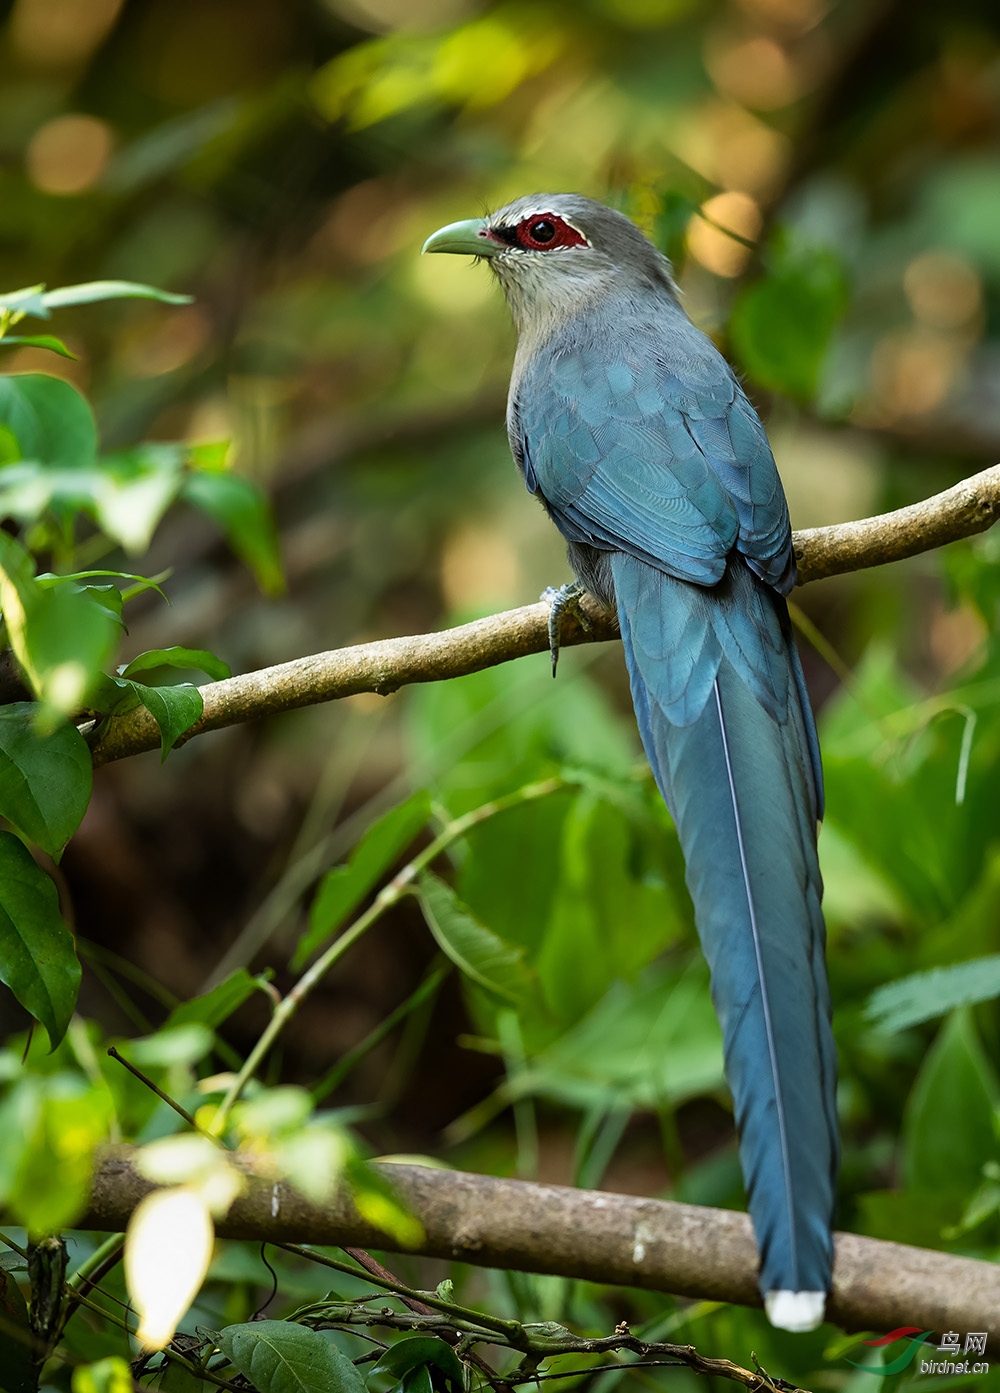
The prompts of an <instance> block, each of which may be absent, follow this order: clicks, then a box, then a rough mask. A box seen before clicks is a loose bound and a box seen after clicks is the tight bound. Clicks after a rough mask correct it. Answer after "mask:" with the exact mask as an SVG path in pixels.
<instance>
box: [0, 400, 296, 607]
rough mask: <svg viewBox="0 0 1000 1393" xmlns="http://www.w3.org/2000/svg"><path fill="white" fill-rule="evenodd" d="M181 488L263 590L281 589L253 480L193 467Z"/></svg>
mask: <svg viewBox="0 0 1000 1393" xmlns="http://www.w3.org/2000/svg"><path fill="white" fill-rule="evenodd" d="M0 419H2V418H0ZM182 492H183V496H184V497H185V498H186V499H187V500H188V502H189V503H192V504H193V505H194V506H195V507H196V508H198V509H200V510H201V512H203V513H207V514H208V516H209V517H210V518H212V519H213V520H214V521H215V522H217V523H218V524H219V526H220V527H221V528H222V529H223V531H224V532H225V534H226V540H227V541H228V543H229V545H230V546H231V547H232V549H233V551H234V552H235V553H236V555H237V556H238V557H240V559H241V560H242V561H245V562H246V564H247V565H248V566H249V567H250V569H251V570H252V571H253V573H254V575H255V576H256V577H257V583H258V585H259V586H260V588H261V589H262V590H263V591H264V592H265V594H268V595H276V594H278V593H280V591H282V590H283V589H284V585H285V578H284V574H283V572H282V569H281V557H280V554H279V551H278V534H277V530H276V528H275V525H274V516H273V514H272V512H271V505H270V502H269V501H268V499H267V497H266V495H265V494H263V493H262V492H261V490H260V489H259V488H258V487H257V486H256V484H253V483H251V482H250V480H249V479H244V478H243V477H242V476H241V475H239V474H231V473H219V472H218V471H217V470H196V471H193V472H191V473H189V474H188V475H187V476H186V478H185V480H184V485H183V490H182Z"/></svg>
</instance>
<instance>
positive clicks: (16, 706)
mask: <svg viewBox="0 0 1000 1393" xmlns="http://www.w3.org/2000/svg"><path fill="white" fill-rule="evenodd" d="M37 710H38V708H37V707H36V706H35V705H34V704H33V703H31V702H22V701H19V702H12V703H11V704H10V705H9V706H0V814H2V815H3V816H4V817H6V818H7V819H8V821H10V822H12V823H13V824H14V826H15V827H16V828H17V829H18V831H20V832H22V833H23V834H24V835H25V836H26V837H29V838H30V839H31V840H32V841H33V842H35V843H37V845H38V846H40V847H41V848H42V850H43V851H47V852H48V853H49V855H50V856H53V857H56V858H58V857H59V856H60V854H61V853H62V849H63V847H64V846H65V845H66V843H67V842H68V841H69V839H70V837H71V836H72V835H73V833H74V832H75V831H76V829H77V827H79V825H80V820H81V819H82V817H83V815H84V813H85V812H86V810H87V804H88V803H89V801H90V790H91V784H92V779H93V768H92V763H91V758H90V751H89V750H88V748H87V742H86V741H85V740H84V738H83V736H82V735H81V734H80V732H79V731H78V730H77V729H76V727H75V726H73V725H70V724H69V723H68V722H66V723H64V724H62V725H59V726H57V727H56V729H55V730H53V731H52V732H51V733H50V734H47V735H46V734H42V733H40V732H39V730H38V729H37V727H36V725H35V724H34V721H33V717H34V716H35V715H36V713H37Z"/></svg>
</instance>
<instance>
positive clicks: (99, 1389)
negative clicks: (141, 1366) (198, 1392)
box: [72, 1354, 197, 1393]
mask: <svg viewBox="0 0 1000 1393" xmlns="http://www.w3.org/2000/svg"><path fill="white" fill-rule="evenodd" d="M196 1382H197V1380H196ZM161 1386H162V1385H161ZM72 1387H73V1393H133V1390H134V1388H135V1384H134V1383H133V1382H132V1372H131V1370H130V1369H129V1366H128V1362H127V1361H126V1360H124V1359H122V1357H121V1355H118V1354H111V1355H108V1357H107V1359H99V1360H97V1362H96V1363H94V1364H82V1365H80V1366H78V1367H77V1368H75V1369H74V1370H73V1385H72Z"/></svg>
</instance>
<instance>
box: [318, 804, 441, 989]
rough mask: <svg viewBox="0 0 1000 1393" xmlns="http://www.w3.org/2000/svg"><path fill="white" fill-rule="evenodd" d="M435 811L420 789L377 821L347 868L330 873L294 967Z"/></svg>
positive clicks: (335, 925)
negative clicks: (432, 811) (432, 810)
mask: <svg viewBox="0 0 1000 1393" xmlns="http://www.w3.org/2000/svg"><path fill="white" fill-rule="evenodd" d="M430 811H431V809H430V800H429V798H428V796H427V794H426V793H424V792H420V793H415V794H414V795H413V797H412V798H408V799H407V801H406V802H405V803H400V804H399V806H398V807H396V808H392V809H390V811H389V812H387V813H386V814H385V815H384V816H383V817H380V818H379V819H378V821H377V822H373V823H372V825H371V827H369V829H368V831H367V832H366V833H365V834H364V836H363V837H362V839H361V841H360V842H359V843H358V845H357V846H356V847H355V849H354V851H353V852H352V854H351V859H350V861H349V862H348V863H347V865H346V866H335V867H334V868H333V870H332V871H327V873H326V875H325V876H324V877H323V879H322V880H321V881H320V886H319V890H318V891H317V892H316V898H315V899H314V900H313V903H312V908H311V909H310V911H309V928H308V930H307V931H306V932H305V933H304V934H303V936H302V938H301V939H300V940H299V943H298V946H297V947H296V949H295V956H294V958H293V959H292V966H293V968H295V969H298V968H300V967H301V966H302V965H303V964H304V963H305V961H306V960H307V959H308V958H310V957H311V956H312V954H313V953H315V952H316V950H317V949H318V948H319V947H320V946H321V945H322V944H323V943H325V941H326V939H327V938H328V937H329V935H330V934H332V933H333V932H334V930H335V929H337V928H339V927H340V925H341V924H342V923H343V922H344V920H345V919H346V918H347V916H348V915H349V914H350V913H351V912H352V910H354V909H355V908H356V907H357V906H358V905H359V904H360V903H361V901H362V900H363V899H364V897H365V896H366V895H367V894H368V892H369V891H370V890H372V889H373V888H374V886H375V885H376V884H377V883H378V880H379V878H380V877H381V876H382V875H384V874H385V872H386V871H387V870H388V869H389V867H390V866H391V865H392V864H393V862H394V861H395V860H396V858H397V857H398V856H399V855H401V853H402V852H403V851H405V850H406V848H407V847H408V846H409V845H410V843H411V842H412V841H413V838H414V837H415V836H416V835H417V833H418V832H419V831H420V829H421V827H423V825H424V824H425V823H426V821H427V819H428V818H429V817H430Z"/></svg>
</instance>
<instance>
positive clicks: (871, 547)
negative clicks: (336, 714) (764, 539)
mask: <svg viewBox="0 0 1000 1393" xmlns="http://www.w3.org/2000/svg"><path fill="white" fill-rule="evenodd" d="M998 518H1000V465H994V466H993V467H992V468H990V469H984V470H983V471H982V472H981V473H980V474H974V475H973V476H972V477H971V478H969V479H963V480H962V482H961V483H959V484H956V485H955V486H954V487H953V488H950V489H946V490H945V492H944V493H939V494H935V496H934V497H933V498H928V499H925V500H924V501H923V502H921V503H914V504H911V505H910V506H909V507H907V508H899V509H897V510H896V511H895V512H893V513H883V514H882V515H881V516H879V517H874V518H863V519H862V520H861V521H859V522H845V523H839V524H838V525H836V526H834V527H814V528H810V529H809V530H808V531H805V532H796V533H795V534H794V537H793V541H794V545H795V557H796V560H797V562H798V567H799V584H801V585H804V584H806V583H807V582H808V581H813V580H822V579H824V578H825V577H827V576H834V575H842V574H844V573H845V572H847V571H860V570H864V569H865V568H866V567H869V566H881V565H884V564H885V563H886V562H889V561H899V560H902V559H903V558H904V557H907V556H915V555H916V554H917V553H918V552H922V551H930V550H932V549H933V548H934V547H940V546H944V545H945V544H946V543H947V542H953V541H956V540H957V539H958V538H960V537H971V536H972V535H974V534H975V533H977V532H985V531H986V530H987V528H990V527H992V526H993V524H994V523H995V522H996V521H997V519H998ZM584 609H585V612H586V614H587V616H588V619H589V621H590V629H589V630H585V629H584V628H583V626H582V625H581V624H579V623H578V622H577V621H576V620H575V619H573V618H571V617H568V616H567V618H566V621H565V624H564V630H563V635H562V643H563V645H564V646H566V647H569V646H571V645H574V644H578V643H594V642H601V641H604V640H607V639H611V638H614V637H615V636H616V633H617V630H616V627H615V624H614V621H613V620H612V619H611V618H610V617H609V616H608V615H607V614H606V613H605V612H604V611H603V610H601V609H600V608H599V607H598V606H597V605H596V604H595V603H594V602H590V603H589V604H587V603H586V602H585V604H584ZM548 614H549V606H548V604H547V603H544V602H542V603H539V604H534V605H526V606H524V607H523V608H522V609H512V610H507V611H506V612H505V613H503V614H494V615H491V616H490V617H489V618H488V619H479V620H476V622H475V623H472V624H463V625H461V626H460V627H458V628H455V629H446V630H444V631H443V632H440V633H436V634H418V635H414V636H412V637H408V638H394V639H384V640H381V641H379V642H377V643H363V644H359V645H357V646H356V647H354V648H340V649H337V650H335V651H333V652H329V653H314V654H312V655H311V656H309V657H306V658H297V659H295V661H294V662H290V663H281V664H279V665H278V666H277V667H269V668H261V669H260V671H258V672H249V673H246V674H244V675H243V676H241V677H230V678H228V679H227V680H226V681H224V682H210V683H208V685H207V686H204V687H202V688H201V695H202V700H203V702H204V712H203V715H202V717H201V719H200V720H199V721H197V722H196V724H195V725H194V726H192V728H191V729H190V730H189V731H188V732H187V734H186V735H184V736H183V737H182V738H181V740H179V741H178V744H183V743H184V742H185V741H187V740H190V739H192V738H193V737H194V736H195V735H202V734H204V733H205V732H206V731H209V730H218V729H220V728H221V727H222V726H230V725H239V724H241V723H242V722H244V721H251V720H256V719H258V718H259V717H261V716H270V715H274V714H276V713H277V712H280V711H291V710H294V709H295V708H297V707H300V706H315V705H318V704H319V703H320V702H324V701H334V700H336V699H338V698H340V697H346V696H353V695H355V694H356V693H358V692H377V693H378V694H379V695H380V696H388V695H389V693H390V692H394V691H396V690H398V688H400V687H405V686H407V685H409V684H410V683H413V682H439V681H442V680H443V679H445V678H449V677H462V676H464V675H465V674H466V673H469V672H478V671H480V670H481V669H482V668H487V667H495V666H496V665H497V664H498V663H505V662H509V661H510V660H511V659H513V658H522V657H524V656H525V655H526V654H528V653H541V652H544V651H545V650H546V649H547V648H548V644H549V640H548V628H547V624H548ZM159 744H160V732H159V729H158V727H157V725H156V722H155V721H154V720H153V718H152V716H150V714H149V713H148V711H146V710H145V709H144V708H142V707H138V708H136V709H135V710H133V711H130V712H128V713H127V714H126V715H124V716H119V717H116V718H115V719H114V720H112V721H110V722H109V723H108V724H107V726H106V727H104V728H103V729H102V730H101V731H100V733H99V734H98V735H97V737H96V739H95V740H94V742H93V745H92V751H93V756H94V763H95V764H96V765H100V764H109V763H111V761H113V760H116V759H125V758H126V757H127V756H129V755H135V754H141V753H142V752H143V751H144V750H155V749H157V748H158V747H159Z"/></svg>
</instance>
